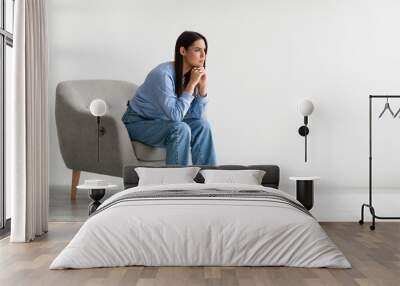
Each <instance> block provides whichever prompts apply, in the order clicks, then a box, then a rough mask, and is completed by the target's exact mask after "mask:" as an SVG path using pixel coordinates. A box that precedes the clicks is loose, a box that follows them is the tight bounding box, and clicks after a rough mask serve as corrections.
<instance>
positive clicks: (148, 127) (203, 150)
mask: <svg viewBox="0 0 400 286" xmlns="http://www.w3.org/2000/svg"><path fill="white" fill-rule="evenodd" d="M122 122H123V123H124V124H125V126H126V128H127V130H128V133H129V137H130V138H131V140H135V141H139V142H142V143H144V144H146V145H150V146H153V147H165V148H166V149H167V158H166V164H167V165H181V166H187V165H188V164H189V158H190V153H191V155H192V164H193V165H216V156H215V150H214V143H213V139H212V134H211V127H210V124H209V123H208V121H207V120H205V119H184V120H183V121H167V120H163V119H148V118H144V117H141V116H139V115H138V114H137V113H135V112H134V111H133V110H132V109H131V108H130V106H129V105H128V109H127V110H126V112H125V114H124V115H123V117H122Z"/></svg>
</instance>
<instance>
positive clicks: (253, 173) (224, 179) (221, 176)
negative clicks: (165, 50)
mask: <svg viewBox="0 0 400 286" xmlns="http://www.w3.org/2000/svg"><path fill="white" fill-rule="evenodd" d="M200 174H201V175H202V176H203V177H204V183H206V184H208V183H235V184H247V185H261V182H262V179H263V177H264V175H265V171H262V170H201V171H200Z"/></svg>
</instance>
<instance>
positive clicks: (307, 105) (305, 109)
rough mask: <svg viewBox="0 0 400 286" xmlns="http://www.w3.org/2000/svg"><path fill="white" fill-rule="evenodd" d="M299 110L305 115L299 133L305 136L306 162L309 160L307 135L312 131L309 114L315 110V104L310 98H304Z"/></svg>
mask: <svg viewBox="0 0 400 286" xmlns="http://www.w3.org/2000/svg"><path fill="white" fill-rule="evenodd" d="M299 111H300V113H301V114H302V115H303V116H304V125H303V126H301V127H300V128H299V134H300V135H301V136H304V143H305V147H304V162H307V135H308V133H310V130H309V129H308V127H307V125H308V116H309V115H310V114H311V113H312V112H313V111H314V105H313V103H312V102H311V101H310V100H308V99H304V100H303V101H302V102H300V105H299Z"/></svg>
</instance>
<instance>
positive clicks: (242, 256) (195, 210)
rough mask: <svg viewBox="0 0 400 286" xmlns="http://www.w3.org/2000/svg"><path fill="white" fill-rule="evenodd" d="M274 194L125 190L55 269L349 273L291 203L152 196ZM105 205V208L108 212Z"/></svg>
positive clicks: (74, 242)
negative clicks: (146, 195)
mask: <svg viewBox="0 0 400 286" xmlns="http://www.w3.org/2000/svg"><path fill="white" fill-rule="evenodd" d="M204 188H218V189H220V190H227V191H228V190H229V191H232V190H243V189H251V190H263V191H268V192H274V193H275V194H280V195H283V196H285V197H286V198H290V199H291V200H293V201H296V200H295V198H293V197H292V196H290V195H288V194H286V193H284V192H282V191H280V190H276V189H272V188H267V187H263V186H254V185H239V184H197V183H193V184H175V185H159V186H143V187H135V188H131V189H127V190H125V191H123V192H120V193H118V194H115V195H114V196H112V197H110V198H109V199H108V200H106V201H105V202H104V203H103V204H102V205H101V206H100V207H99V210H101V208H104V210H103V211H100V212H99V213H97V214H95V215H94V216H92V217H90V218H89V219H88V220H87V221H86V222H85V223H84V224H83V225H82V227H81V229H80V230H79V232H78V233H77V234H76V235H75V237H74V238H73V239H72V241H71V242H70V243H69V244H68V245H67V246H66V247H65V248H64V250H63V251H62V252H61V253H60V254H59V255H58V256H57V257H56V259H55V260H54V261H53V262H52V264H51V265H50V269H62V268H90V267H112V266H127V265H145V266H189V265H190V266H194V265H198V266H200V265H203V266H206V265H214V266H217V265H218V266H242V265H243V266H244V265H246V266H294V267H332V268H350V267H351V266H350V263H349V262H348V261H347V259H346V258H345V257H344V255H343V254H342V252H341V251H340V250H339V249H338V248H337V247H336V245H335V244H334V243H333V242H332V241H331V239H330V238H329V237H328V236H327V234H326V233H325V231H324V230H323V229H322V228H321V226H320V225H319V224H318V222H317V221H316V220H315V219H314V218H313V217H312V216H310V215H308V214H307V213H305V212H303V211H300V210H299V209H297V208H294V207H293V206H291V205H288V204H283V203H279V202H275V201H266V200H262V199H254V198H252V199H250V198H249V199H246V198H240V199H237V198H231V197H226V198H213V197H209V198H204V197H203V198H197V197H193V198H192V197H185V198H162V199H161V198H151V199H141V200H128V201H121V202H119V203H116V204H111V203H112V202H113V201H115V200H117V199H118V198H120V197H122V196H125V195H127V194H130V193H135V194H136V192H145V191H157V190H158V191H163V190H176V189H177V190H202V189H204ZM107 205H108V207H107Z"/></svg>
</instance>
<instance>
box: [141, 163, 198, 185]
mask: <svg viewBox="0 0 400 286" xmlns="http://www.w3.org/2000/svg"><path fill="white" fill-rule="evenodd" d="M199 170H200V168H199V167H182V168H180V167H178V168H146V167H137V168H135V171H136V173H137V174H138V176H139V183H138V186H148V185H165V184H187V183H196V182H195V181H194V180H193V179H194V178H195V177H196V175H197V173H198V172H199Z"/></svg>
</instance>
